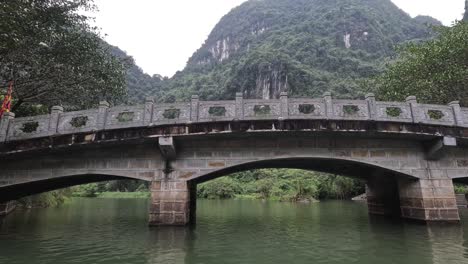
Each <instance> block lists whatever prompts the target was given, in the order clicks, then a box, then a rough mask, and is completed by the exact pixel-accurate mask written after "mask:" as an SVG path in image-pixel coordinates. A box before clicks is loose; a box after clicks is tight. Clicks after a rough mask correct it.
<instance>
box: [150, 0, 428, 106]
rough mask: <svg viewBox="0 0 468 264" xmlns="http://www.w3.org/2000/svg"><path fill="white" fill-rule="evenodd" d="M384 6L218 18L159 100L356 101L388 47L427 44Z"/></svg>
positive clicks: (297, 0) (355, 3) (360, 1)
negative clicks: (326, 96) (328, 96)
mask: <svg viewBox="0 0 468 264" xmlns="http://www.w3.org/2000/svg"><path fill="white" fill-rule="evenodd" d="M436 23H437V21H436V20H435V19H432V18H429V17H418V18H416V19H412V18H411V17H410V16H409V15H407V14H406V13H405V12H403V11H402V10H400V9H399V8H398V7H396V6H395V5H394V4H393V3H392V2H391V1H390V0H251V1H247V2H245V3H244V4H242V5H241V6H239V7H237V8H234V9H233V10H232V11H231V12H230V13H228V14H227V15H225V16H224V17H223V18H222V19H221V21H220V22H219V23H218V24H217V25H216V27H215V28H214V29H213V31H212V32H211V33H210V35H209V37H208V39H207V40H206V41H205V43H204V44H203V45H202V46H201V47H200V49H198V50H197V51H196V52H195V53H194V54H193V56H192V57H191V58H190V59H189V61H188V63H187V66H186V68H185V69H184V70H183V71H181V72H178V73H177V74H176V75H175V76H174V77H173V78H172V79H170V80H169V81H168V82H167V83H166V84H167V85H165V87H164V89H163V91H161V94H160V96H158V98H161V100H163V101H171V100H186V99H189V98H190V96H191V95H192V94H199V95H200V96H201V98H202V99H206V100H214V99H228V98H233V97H234V94H235V93H236V92H242V93H243V94H244V95H245V96H247V97H248V98H263V99H267V98H277V97H278V96H279V94H280V93H281V92H282V91H288V92H289V94H290V95H292V96H319V95H321V94H322V93H323V92H324V91H332V92H334V94H335V95H337V96H339V97H347V98H350V97H356V96H359V95H360V93H359V92H358V89H357V87H358V82H359V79H360V78H366V77H369V76H372V75H374V74H376V73H378V72H379V71H380V70H381V67H382V62H383V61H385V59H386V58H388V57H389V56H391V55H393V54H394V47H395V46H396V45H398V44H400V43H403V42H406V41H420V40H424V39H427V38H430V37H431V34H432V33H431V32H432V31H431V29H429V27H428V26H427V24H436Z"/></svg>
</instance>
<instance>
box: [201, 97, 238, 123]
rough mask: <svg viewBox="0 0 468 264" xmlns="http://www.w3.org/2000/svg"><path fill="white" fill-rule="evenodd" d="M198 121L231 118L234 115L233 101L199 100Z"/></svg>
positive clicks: (234, 106)
mask: <svg viewBox="0 0 468 264" xmlns="http://www.w3.org/2000/svg"><path fill="white" fill-rule="evenodd" d="M198 111H199V117H198V120H199V121H220V120H232V119H234V118H235V117H236V103H235V101H217V102H200V105H199V110H198Z"/></svg>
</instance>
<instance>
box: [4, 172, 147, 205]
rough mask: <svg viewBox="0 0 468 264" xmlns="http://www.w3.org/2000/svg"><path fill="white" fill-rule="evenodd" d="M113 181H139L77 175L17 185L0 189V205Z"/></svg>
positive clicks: (124, 178)
mask: <svg viewBox="0 0 468 264" xmlns="http://www.w3.org/2000/svg"><path fill="white" fill-rule="evenodd" d="M113 180H141V179H137V178H131V177H124V176H114V175H105V174H77V175H71V176H63V177H57V178H52V179H46V180H39V181H33V182H25V183H18V184H14V185H8V186H5V187H1V189H0V203H2V202H8V201H12V200H17V199H19V198H23V197H26V196H30V195H34V194H40V193H44V192H48V191H54V190H58V189H63V188H67V187H72V186H76V185H81V184H87V183H94V182H102V181H113Z"/></svg>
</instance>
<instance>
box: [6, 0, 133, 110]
mask: <svg viewBox="0 0 468 264" xmlns="http://www.w3.org/2000/svg"><path fill="white" fill-rule="evenodd" d="M93 8H94V6H93V4H92V0H22V1H2V2H0V17H1V20H0V21H1V22H0V36H1V41H0V89H2V90H3V88H6V86H7V85H8V83H9V82H10V81H13V82H14V99H15V101H14V104H13V111H14V112H15V113H16V114H17V115H24V114H30V111H28V110H30V108H31V107H34V109H37V106H38V105H39V106H40V105H42V106H45V107H44V108H43V109H45V110H47V109H48V108H49V107H50V106H52V105H63V106H64V107H65V108H67V109H81V108H87V107H90V106H92V105H96V104H97V103H98V102H99V100H104V99H106V100H108V101H111V102H116V103H118V102H120V101H121V100H122V99H123V97H124V96H125V64H124V62H122V61H121V60H120V59H118V58H117V57H115V56H112V55H111V54H110V50H109V48H108V47H107V46H106V45H103V43H102V40H101V39H100V37H99V35H98V32H97V31H96V28H93V27H91V26H89V24H88V23H87V21H88V17H86V16H83V15H80V14H79V12H78V11H80V10H92V9H93ZM33 113H34V112H33Z"/></svg>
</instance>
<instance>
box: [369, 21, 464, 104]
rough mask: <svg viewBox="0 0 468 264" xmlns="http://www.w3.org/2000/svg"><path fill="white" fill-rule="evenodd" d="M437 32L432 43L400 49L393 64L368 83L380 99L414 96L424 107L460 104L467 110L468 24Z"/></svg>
mask: <svg viewBox="0 0 468 264" xmlns="http://www.w3.org/2000/svg"><path fill="white" fill-rule="evenodd" d="M436 30H437V32H439V36H438V37H437V38H435V39H433V40H430V41H426V42H424V43H422V44H414V43H411V44H407V45H405V46H403V47H401V48H400V49H399V52H398V58H397V59H396V61H394V62H392V63H390V64H389V65H388V67H387V69H386V71H385V72H384V73H383V74H382V75H380V76H378V77H377V78H375V79H374V81H373V82H370V84H371V86H372V87H376V88H377V89H378V92H377V94H378V95H379V97H380V98H381V99H386V100H399V101H401V100H404V98H405V97H406V96H408V95H416V96H417V97H418V99H419V100H420V101H422V102H426V103H437V104H447V103H448V102H451V101H455V100H460V101H461V104H462V105H463V106H468V89H467V87H468V23H467V22H457V23H456V24H455V25H453V26H452V27H437V29H436Z"/></svg>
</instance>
